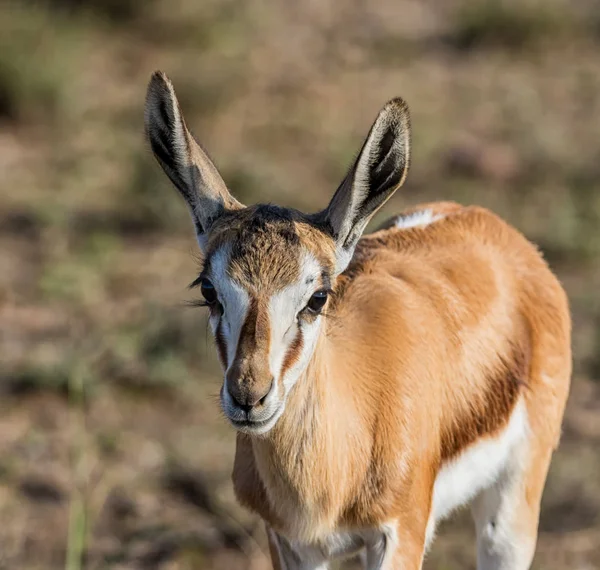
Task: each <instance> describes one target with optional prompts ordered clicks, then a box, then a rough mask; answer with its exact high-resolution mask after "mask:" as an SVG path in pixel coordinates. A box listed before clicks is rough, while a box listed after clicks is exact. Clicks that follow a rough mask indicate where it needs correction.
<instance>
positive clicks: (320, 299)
mask: <svg viewBox="0 0 600 570" xmlns="http://www.w3.org/2000/svg"><path fill="white" fill-rule="evenodd" d="M328 295H329V292H328V291H325V290H321V291H315V292H314V293H313V294H312V297H311V298H310V299H309V300H308V303H307V304H306V308H307V309H308V310H309V311H311V312H313V313H320V312H321V309H323V307H324V306H325V303H326V302H327V297H328Z"/></svg>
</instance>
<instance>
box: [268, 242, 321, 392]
mask: <svg viewBox="0 0 600 570" xmlns="http://www.w3.org/2000/svg"><path fill="white" fill-rule="evenodd" d="M321 271H322V268H321V266H320V265H319V262H318V261H317V260H316V258H315V257H314V256H313V255H312V254H311V253H309V252H308V251H305V252H304V253H303V256H302V259H301V261H300V275H299V277H298V279H297V280H296V282H295V283H292V284H291V285H288V286H287V287H285V288H284V289H282V290H281V291H278V292H277V293H275V295H273V296H272V297H271V300H270V302H269V319H270V322H271V347H270V351H269V363H270V365H271V370H272V371H273V373H274V375H275V379H276V380H277V381H278V382H281V383H282V384H283V387H284V390H285V394H284V398H285V396H287V394H288V393H289V390H290V388H291V387H292V386H293V385H294V384H295V383H296V381H297V380H298V377H299V376H300V374H301V373H302V371H303V370H304V369H305V368H306V366H307V365H308V362H309V360H310V357H311V356H312V353H313V350H314V347H315V344H316V341H317V338H318V336H319V328H320V322H321V319H320V318H319V317H317V318H316V319H314V320H313V321H312V322H307V321H299V320H298V313H299V312H300V311H301V310H302V309H304V308H305V307H306V304H307V303H308V300H309V299H310V297H311V296H312V294H313V293H314V292H315V291H316V290H317V289H318V288H319V287H318V285H317V283H318V279H319V276H320V274H321ZM300 329H301V334H302V351H301V353H300V357H299V358H298V360H297V361H296V363H295V364H294V365H293V366H291V367H290V368H289V369H288V370H287V372H286V373H285V378H281V377H280V376H281V372H282V366H283V363H284V360H285V356H286V354H287V352H288V350H289V349H290V346H291V344H292V343H293V342H294V339H295V338H296V337H297V336H298V334H299V331H300Z"/></svg>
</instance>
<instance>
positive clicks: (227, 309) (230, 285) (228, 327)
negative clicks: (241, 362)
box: [210, 247, 250, 368]
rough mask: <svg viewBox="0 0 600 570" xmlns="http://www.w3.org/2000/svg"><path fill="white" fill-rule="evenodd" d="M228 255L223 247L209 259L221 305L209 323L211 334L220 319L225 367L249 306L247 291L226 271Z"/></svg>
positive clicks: (232, 355)
mask: <svg viewBox="0 0 600 570" xmlns="http://www.w3.org/2000/svg"><path fill="white" fill-rule="evenodd" d="M230 257H231V248H230V247H223V248H221V249H220V250H218V251H217V252H216V253H215V254H214V255H213V256H212V257H211V259H210V277H211V279H212V282H213V285H214V286H215V289H216V291H217V295H218V296H219V301H220V302H221V304H222V305H223V315H222V316H221V317H219V316H216V315H215V316H213V317H211V319H210V324H211V327H212V330H213V334H216V332H217V327H218V325H219V321H220V324H221V334H222V335H223V338H224V340H225V345H226V347H227V362H226V366H227V368H229V366H231V363H232V362H233V359H234V358H235V353H236V350H237V345H238V341H239V338H240V331H241V330H242V326H243V324H244V322H245V321H246V316H247V314H248V308H249V307H250V298H249V296H248V293H246V291H245V290H244V289H243V288H242V287H240V286H239V285H238V284H237V283H236V282H235V281H234V280H233V279H231V277H229V275H228V273H227V267H228V265H229V260H230Z"/></svg>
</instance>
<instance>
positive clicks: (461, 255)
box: [145, 72, 571, 570]
mask: <svg viewBox="0 0 600 570" xmlns="http://www.w3.org/2000/svg"><path fill="white" fill-rule="evenodd" d="M145 124H146V132H147V134H148V137H149V140H150V143H151V146H152V149H153V151H154V153H155V155H156V157H157V159H158V161H159V163H160V164H161V166H162V167H163V169H164V170H165V172H166V174H167V175H168V176H169V178H170V179H171V181H172V182H173V183H174V184H175V186H176V187H177V189H178V190H179V192H180V194H181V195H182V196H183V198H184V199H185V200H186V203H187V205H188V208H189V210H190V213H191V215H192V219H193V222H194V226H195V229H196V235H197V238H198V242H199V244H200V247H201V248H202V249H203V252H204V254H205V256H204V268H203V271H202V273H201V275H200V276H199V278H198V279H197V280H196V284H197V285H201V286H202V287H204V289H203V290H204V291H205V293H206V295H205V297H207V299H206V300H207V304H208V305H209V306H210V309H211V324H212V326H213V331H214V332H215V335H216V340H217V347H218V350H219V355H220V358H221V361H222V363H223V367H224V368H225V369H226V379H225V383H224V387H223V391H222V399H221V402H222V405H223V407H224V411H225V413H226V415H228V417H229V419H230V420H231V421H232V423H234V425H236V426H237V427H238V428H239V429H241V430H248V431H247V433H248V434H252V435H246V434H241V433H240V434H239V435H238V439H237V450H236V458H235V465H234V472H233V482H234V488H235V492H236V495H237V497H238V499H239V501H240V502H241V503H242V504H243V505H245V506H247V507H248V508H249V509H251V510H253V511H254V512H256V513H257V514H259V515H260V516H261V517H262V518H263V519H264V520H265V522H266V523H267V527H268V530H269V541H270V548H271V552H272V556H273V563H274V565H275V567H276V568H277V569H280V568H281V569H282V570H283V568H286V570H290V564H291V568H292V570H296V569H298V568H302V569H305V568H308V567H311V568H312V567H314V568H316V567H319V568H324V566H323V565H322V562H326V561H327V560H328V559H329V558H331V557H332V556H333V554H332V552H333V551H335V543H336V541H340V542H343V541H344V540H346V541H347V542H346V543H345V546H344V548H345V550H344V549H342V554H343V553H348V552H352V551H353V549H356V548H360V547H364V548H365V552H366V555H367V558H368V557H369V556H372V557H373V556H374V557H375V559H374V561H372V562H370V563H369V570H371V569H373V568H378V569H380V568H382V566H384V567H385V570H400V569H401V570H418V569H420V568H421V564H422V560H423V555H424V550H425V546H426V542H427V541H428V540H429V539H430V538H431V535H432V532H433V529H434V526H435V522H436V521H437V517H441V516H443V515H444V514H446V510H448V509H450V510H451V509H452V508H454V507H455V506H457V505H458V504H463V503H464V502H470V503H471V505H472V509H473V514H474V518H475V520H476V525H477V530H478V531H477V534H478V568H480V569H483V570H490V569H493V570H497V569H502V570H506V569H507V568H511V569H513V568H514V569H515V570H526V569H527V568H529V565H530V563H531V557H532V555H533V550H534V548H535V537H536V533H537V520H538V514H539V503H540V498H541V493H542V489H543V486H544V480H545V477H546V473H547V469H548V465H549V462H550V457H551V455H552V451H553V449H554V448H555V447H556V445H557V444H558V440H559V435H560V424H561V419H562V415H563V411H564V406H565V401H566V398H567V393H568V388H569V382H570V375H571V348H570V318H569V308H568V303H567V299H566V296H565V294H564V291H563V290H562V288H561V286H560V284H559V283H558V281H557V279H556V278H555V277H554V275H553V274H552V273H551V271H550V270H549V268H548V266H547V265H546V263H545V262H544V260H543V259H542V257H541V255H540V254H539V252H538V251H537V250H536V248H535V247H534V246H533V245H532V244H531V243H529V242H528V241H527V240H526V239H525V238H524V237H523V236H522V235H521V234H520V233H519V232H518V231H516V230H515V229H513V228H512V227H510V226H509V225H508V224H506V223H505V222H503V221H502V220H500V219H499V218H498V217H497V216H495V215H494V214H492V213H491V212H489V211H488V210H485V209H483V208H478V207H462V206H460V205H458V204H454V203H451V202H439V203H432V204H424V205H420V206H416V207H414V208H412V209H410V210H407V211H406V212H404V214H403V215H402V217H401V218H394V219H392V220H390V221H389V222H388V223H386V224H384V225H383V227H382V229H380V230H379V231H377V232H375V233H373V234H371V235H368V236H365V237H363V238H362V239H359V237H360V235H361V234H362V232H363V231H364V228H365V227H366V224H367V223H368V221H369V219H371V217H372V216H373V215H374V214H375V212H376V211H377V210H378V209H379V208H380V207H381V206H382V205H383V204H384V203H385V202H386V201H387V200H388V199H389V198H390V197H391V195H392V194H393V193H394V192H395V191H396V190H397V189H398V187H399V186H400V185H401V184H402V183H403V181H404V180H405V178H406V173H407V169H408V165H409V157H410V117H409V112H408V107H407V105H406V103H405V102H404V101H403V100H402V99H400V98H396V99H392V100H391V101H389V102H388V103H387V104H386V105H385V106H384V107H383V109H382V110H381V111H380V113H379V114H378V116H377V118H376V120H375V122H374V123H373V126H372V127H371V129H370V131H369V134H368V136H367V138H366V140H365V142H364V144H363V146H362V149H361V151H360V153H359V154H358V156H357V158H356V160H355V161H354V163H353V165H352V167H351V168H350V170H349V171H348V174H347V176H346V177H345V178H344V180H343V182H342V184H341V185H340V186H339V188H338V189H337V191H336V192H335V194H334V196H333V198H332V200H331V201H330V203H329V205H328V206H327V207H326V208H325V209H324V210H323V211H321V212H318V213H316V214H313V215H305V214H302V213H300V212H297V211H295V210H290V209H284V208H279V207H277V206H269V205H257V206H251V207H248V208H244V207H243V206H242V205H241V204H240V203H239V202H237V200H235V199H234V198H233V197H231V195H230V194H229V192H228V191H227V188H226V186H225V183H224V181H223V180H222V179H221V178H220V176H219V175H218V172H217V170H216V168H215V166H214V164H213V163H212V162H211V160H210V159H209V157H208V155H207V154H206V153H205V152H204V150H203V149H202V148H201V147H200V146H199V145H198V144H197V143H196V142H195V140H194V139H193V137H192V136H191V134H190V133H189V131H188V130H187V127H186V125H185V121H184V120H183V116H182V114H181V110H180V107H179V104H178V102H177V100H176V97H175V92H174V90H173V86H172V85H171V83H170V81H169V80H168V79H167V77H166V76H165V75H164V74H162V73H160V72H157V73H155V74H154V75H153V77H152V80H151V82H150V85H149V87H148V95H147V99H146V113H145ZM411 215H412V216H411ZM213 263H214V265H215V266H216V267H218V268H219V270H218V271H216V270H215V271H213V268H212V264H213ZM317 273H318V274H317ZM211 279H213V280H219V282H215V283H212V282H211ZM203 283H204V285H202V284H203ZM221 286H223V287H225V289H226V291H228V292H229V296H227V295H223V297H222V298H221V297H219V295H218V294H217V291H218V289H219V287H221ZM227 287H228V288H227ZM318 289H320V290H318ZM330 289H331V290H332V291H331V292H330V294H329V298H328V300H327V303H326V304H325V305H323V304H322V303H321V301H324V299H325V298H326V297H324V294H325V291H324V290H330ZM240 290H242V291H240ZM290 291H292V292H293V294H291V293H290ZM315 295H316V296H317V297H316V300H317V301H318V307H317V310H312V309H311V301H314V300H315ZM227 299H228V300H227ZM232 299H233V300H232ZM228 303H229V304H230V306H229V308H228V307H227V304H228ZM286 303H287V304H286ZM306 303H307V304H306ZM303 304H305V306H304V308H303V307H302V305H303ZM232 307H233V309H232ZM323 309H324V312H323V313H321V312H320V311H322V310H323ZM226 311H229V313H228V314H226ZM232 313H233V314H232ZM284 313H285V314H284ZM280 314H281V317H280ZM236 318H237V320H235V319H236ZM271 319H273V320H274V322H273V323H271V322H270V320H271ZM318 319H320V320H318ZM232 322H234V323H235V327H236V328H235V331H236V334H237V332H238V331H239V335H238V336H239V338H236V334H234V333H232V332H231V331H232V330H233V328H234V327H233V326H232ZM223 323H224V324H223ZM273 325H276V326H273ZM319 327H320V328H319ZM225 329H226V330H227V331H228V334H229V335H230V337H231V338H229V337H228V338H227V339H226V338H225V336H226V335H225V333H224V330H225ZM286 330H287V332H289V333H290V334H287V332H286ZM274 331H275V332H274ZM292 332H293V333H294V335H295V336H294V335H292ZM305 335H306V338H305ZM275 336H277V338H275V339H274V338H272V337H275ZM305 341H306V342H305ZM227 342H236V343H237V344H236V353H235V356H234V358H233V360H232V362H228V356H230V352H231V351H229V350H228V349H233V347H228V346H227ZM274 343H275V344H276V345H277V350H278V352H277V351H276V352H275V353H273V352H272V351H271V345H272V344H274ZM315 343H316V344H315ZM305 344H306V346H305ZM306 347H310V350H307V349H306ZM313 347H314V350H312V349H313ZM284 351H285V352H284ZM271 357H272V358H271ZM301 359H302V360H301ZM271 360H272V361H273V362H277V363H278V366H279V363H281V367H282V370H272V369H271V366H272V362H271ZM298 362H301V363H302V366H303V367H304V370H302V367H300V366H295V365H296V364H297V363H298ZM291 370H294V371H295V372H294V374H295V376H294V375H292V374H291V372H290V374H288V375H287V385H286V378H285V377H286V372H288V371H291ZM271 386H273V389H271ZM224 396H225V397H226V398H224ZM270 396H272V398H271V400H270V401H268V397H270ZM229 397H231V400H228V399H227V398H229ZM261 406H262V409H258V410H257V409H256V408H260V407H261ZM275 406H277V407H275ZM268 414H270V415H268ZM513 418H516V420H517V421H515V422H513ZM265 426H267V427H265ZM511 426H513V427H514V426H516V427H515V428H514V430H513V431H515V432H516V436H514V434H513V431H511ZM263 428H264V429H263ZM506 434H508V435H509V436H510V437H508V436H506ZM505 436H506V437H505ZM503 438H504V439H503ZM511 438H513V439H511ZM499 442H500V443H499ZM488 444H489V445H488ZM500 444H502V445H504V447H502V445H500ZM481 449H483V450H484V452H483V453H481ZM490 449H491V451H490ZM498 450H500V451H502V452H503V453H505V454H509V457H508V458H504V456H502V458H501V459H498V465H497V469H498V471H493V470H491V469H489V468H488V465H487V464H486V463H488V462H489V461H492V462H494V460H495V457H494V454H495V453H496V452H497V451H498ZM475 452H477V453H480V455H477V453H475ZM513 453H514V455H515V457H512V455H510V454H513ZM465 456H467V457H470V458H471V459H472V458H473V457H476V458H477V460H478V461H479V463H478V464H477V467H478V470H476V471H477V472H476V473H475V474H474V475H475V476H476V477H479V479H477V478H476V477H474V478H473V479H472V480H471V479H468V476H470V475H473V474H472V473H465V470H472V469H471V468H472V462H467V463H466V467H465V466H464V465H463V466H462V469H463V471H458V474H459V475H460V476H463V477H464V476H465V475H466V476H467V483H469V484H470V483H472V482H473V481H478V484H479V485H480V487H478V488H477V489H475V490H478V491H479V494H478V495H477V497H474V496H473V495H469V493H468V492H464V491H461V492H458V491H457V490H456V484H455V483H456V481H454V480H452V482H451V483H452V484H451V485H449V490H448V489H445V491H444V492H442V494H441V495H440V493H439V491H438V490H437V489H438V482H439V481H442V488H443V484H445V483H444V477H445V474H447V473H448V472H449V471H450V472H452V473H453V474H454V475H456V473H457V472H456V471H452V469H456V468H457V465H459V464H460V462H461V461H462V458H464V457H465ZM509 467H510V469H509ZM499 471H502V472H505V473H509V472H510V478H507V479H506V480H503V481H502V489H501V491H499V490H498V489H496V488H495V485H496V484H498V485H500V483H499V482H498V480H497V479H496V478H497V477H500V476H501V475H500V474H499ZM490 478H491V479H490ZM475 490H474V491H475ZM467 491H471V489H468V490H467ZM474 491H473V492H474ZM439 496H443V497H444V499H443V501H446V503H447V504H445V503H443V501H442V502H440V499H439ZM453 501H454V502H453ZM488 503H491V505H490V504H488ZM439 505H442V507H443V508H442V507H439ZM438 509H439V511H440V512H438ZM444 509H446V510H444ZM496 525H499V527H501V528H500V530H499V531H498V532H496V530H495V529H496ZM344 533H346V536H341V537H340V534H342V535H343V534H344ZM361 533H362V534H361ZM365 533H367V534H368V533H371V534H370V535H369V536H366V535H365ZM348 535H350V536H348ZM368 540H371V541H372V542H371V543H368V542H367V541H368ZM373 541H374V542H373ZM378 541H379V542H378ZM282 549H283V550H282ZM294 549H296V550H294ZM382 549H383V551H385V557H386V558H385V562H384V561H383V559H381V551H382ZM284 550H285V552H284V553H283V554H282V552H283V551H284ZM315 552H316V553H317V554H318V556H320V557H321V558H320V559H319V560H318V561H317V562H314V559H313V558H311V556H313V555H314V554H315ZM378 557H379V558H378ZM286 560H287V562H286ZM307 564H308V566H307Z"/></svg>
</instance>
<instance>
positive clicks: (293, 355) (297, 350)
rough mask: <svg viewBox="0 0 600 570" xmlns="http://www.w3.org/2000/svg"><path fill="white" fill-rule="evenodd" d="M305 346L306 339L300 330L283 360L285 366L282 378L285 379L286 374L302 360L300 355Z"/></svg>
mask: <svg viewBox="0 0 600 570" xmlns="http://www.w3.org/2000/svg"><path fill="white" fill-rule="evenodd" d="M303 345H304V338H303V336H302V329H300V328H299V329H298V333H297V334H296V338H294V340H293V341H292V344H290V347H289V348H288V351H287V352H286V354H285V358H284V359H283V365H282V366H281V372H280V375H281V378H283V377H284V376H285V374H286V372H287V371H288V370H289V369H290V368H291V367H292V366H293V365H294V364H296V362H298V359H299V358H300V354H301V352H302V347H303Z"/></svg>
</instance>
